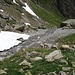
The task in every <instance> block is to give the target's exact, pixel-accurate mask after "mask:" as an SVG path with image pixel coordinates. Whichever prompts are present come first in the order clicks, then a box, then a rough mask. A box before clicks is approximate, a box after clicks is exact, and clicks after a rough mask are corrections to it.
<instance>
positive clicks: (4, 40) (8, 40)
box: [0, 31, 30, 51]
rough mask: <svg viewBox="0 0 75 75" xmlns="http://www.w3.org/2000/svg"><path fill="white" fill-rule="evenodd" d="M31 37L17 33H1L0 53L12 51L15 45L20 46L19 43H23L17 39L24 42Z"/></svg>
mask: <svg viewBox="0 0 75 75" xmlns="http://www.w3.org/2000/svg"><path fill="white" fill-rule="evenodd" d="M29 36H30V35H26V34H19V33H15V32H9V31H1V32H0V51H3V50H4V49H10V48H11V47H13V46H14V45H18V44H19V43H21V41H19V40H17V39H19V38H23V39H24V40H27V39H28V38H29Z"/></svg>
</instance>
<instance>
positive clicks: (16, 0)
mask: <svg viewBox="0 0 75 75" xmlns="http://www.w3.org/2000/svg"><path fill="white" fill-rule="evenodd" d="M50 2H51V3H50ZM25 3H27V4H25ZM41 3H42V4H43V7H42V6H40V5H37V4H35V3H34V2H32V1H31V0H2V1H0V23H1V25H0V29H2V30H12V31H17V30H19V31H25V29H29V28H28V27H27V24H30V25H31V26H30V28H31V29H34V30H37V28H47V27H51V26H53V25H57V26H59V25H60V23H61V22H62V21H63V20H64V18H63V17H62V16H61V15H60V13H59V12H58V11H57V9H56V8H55V6H53V1H49V3H50V4H51V6H46V5H47V3H48V0H47V1H46V4H45V1H42V2H41ZM44 5H45V6H44ZM25 6H26V7H25ZM27 7H29V8H27ZM30 9H31V11H30ZM49 9H51V10H50V11H48V10H49ZM28 10H29V11H30V12H28ZM33 11H34V12H33ZM31 13H34V14H31ZM37 16H38V17H37ZM24 25H25V27H24ZM15 26H17V27H15Z"/></svg>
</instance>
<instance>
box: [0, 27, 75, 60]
mask: <svg viewBox="0 0 75 75" xmlns="http://www.w3.org/2000/svg"><path fill="white" fill-rule="evenodd" d="M73 33H75V29H64V30H63V29H62V28H59V29H57V28H56V27H54V28H51V29H46V30H39V31H37V32H35V33H32V34H30V35H31V37H30V38H29V39H28V40H25V41H23V42H22V43H20V44H19V45H17V46H14V47H12V48H10V49H8V50H4V51H3V52H0V60H2V59H4V58H6V57H10V56H11V55H13V54H15V53H16V52H17V51H18V50H20V49H22V48H29V47H30V48H31V47H32V48H33V47H40V44H44V43H46V44H48V46H49V48H51V46H52V45H53V44H55V43H56V41H57V40H58V39H59V38H61V37H63V36H67V35H69V34H73Z"/></svg>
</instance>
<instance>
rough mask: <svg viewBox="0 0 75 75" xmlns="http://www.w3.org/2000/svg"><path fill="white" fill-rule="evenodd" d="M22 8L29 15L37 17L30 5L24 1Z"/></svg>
mask: <svg viewBox="0 0 75 75" xmlns="http://www.w3.org/2000/svg"><path fill="white" fill-rule="evenodd" d="M23 8H24V9H25V10H26V11H27V12H29V13H30V14H31V15H33V16H36V17H37V18H39V17H38V16H37V15H36V14H35V13H34V12H33V11H32V10H31V9H30V7H29V6H28V5H27V3H25V6H23Z"/></svg>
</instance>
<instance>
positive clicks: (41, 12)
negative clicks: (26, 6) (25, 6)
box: [30, 1, 64, 27]
mask: <svg viewBox="0 0 75 75" xmlns="http://www.w3.org/2000/svg"><path fill="white" fill-rule="evenodd" d="M30 6H31V7H32V9H33V11H34V12H35V13H36V14H37V15H38V16H40V17H41V18H42V19H43V20H45V21H47V22H48V23H49V24H50V25H51V24H54V25H57V26H58V27H59V25H60V23H61V22H62V21H63V20H64V18H63V17H62V16H61V15H58V12H56V11H53V10H50V11H48V10H46V9H44V8H42V7H40V6H39V5H36V4H35V3H33V2H31V1H30Z"/></svg>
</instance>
